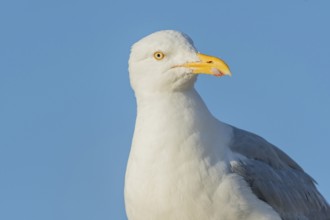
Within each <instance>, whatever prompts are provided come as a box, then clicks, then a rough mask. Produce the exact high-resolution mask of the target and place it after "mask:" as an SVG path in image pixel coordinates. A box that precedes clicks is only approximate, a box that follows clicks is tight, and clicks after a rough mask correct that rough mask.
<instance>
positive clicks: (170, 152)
mask: <svg viewBox="0 0 330 220" xmlns="http://www.w3.org/2000/svg"><path fill="white" fill-rule="evenodd" d="M137 106H138V108H137V119H136V127H135V132H134V138H133V143H132V152H131V153H134V152H135V150H134V148H139V149H138V150H137V151H136V152H139V154H140V155H141V156H143V157H144V159H146V158H145V157H150V158H149V159H151V160H159V159H160V158H157V156H160V155H159V153H160V152H164V155H163V156H164V157H166V158H167V157H168V158H167V159H169V160H171V158H173V159H174V158H175V157H178V156H179V155H178V152H185V153H184V154H183V155H185V156H186V155H189V153H188V154H187V151H191V154H194V155H195V156H198V157H203V159H207V160H209V162H210V163H213V162H214V163H216V162H218V161H221V160H222V159H223V158H225V157H226V153H227V147H226V146H228V145H227V144H228V142H229V138H228V137H230V135H228V132H231V130H230V129H229V127H228V126H227V125H226V124H224V123H221V122H219V121H217V120H215V118H214V117H213V116H212V114H211V113H210V112H209V110H208V109H207V107H206V106H205V104H204V102H203V100H202V99H201V97H200V96H199V94H198V93H197V92H196V90H195V89H193V88H192V89H189V90H186V91H178V92H168V93H165V92H163V93H155V94H152V95H143V96H138V97H137ZM210 128H212V129H211V130H210ZM212 143H222V144H221V145H220V146H213V144H212ZM206 152H207V154H206ZM219 157H220V158H219ZM181 159H187V158H181ZM179 161H180V160H179ZM183 161H185V160H183ZM149 162H150V161H149Z"/></svg>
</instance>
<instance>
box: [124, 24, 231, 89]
mask: <svg viewBox="0 0 330 220" xmlns="http://www.w3.org/2000/svg"><path fill="white" fill-rule="evenodd" d="M129 73H130V81H131V86H132V88H133V90H134V91H135V93H158V92H172V91H184V90H189V89H191V88H193V86H194V83H195V81H196V77H197V74H202V73H203V74H211V75H214V76H218V77H219V76H223V75H231V73H230V70H229V67H228V65H227V64H226V63H225V62H224V61H223V60H221V59H219V58H217V57H213V56H208V55H205V54H201V53H199V52H197V50H196V48H195V46H194V43H193V41H192V40H191V38H190V37H189V36H187V35H186V34H184V33H181V32H178V31H173V30H165V31H158V32H155V33H153V34H150V35H148V36H146V37H144V38H142V39H141V40H140V41H138V42H136V43H135V44H134V45H133V46H132V49H131V54H130V58H129Z"/></svg>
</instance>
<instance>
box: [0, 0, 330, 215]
mask: <svg viewBox="0 0 330 220" xmlns="http://www.w3.org/2000/svg"><path fill="white" fill-rule="evenodd" d="M329 9H330V3H329V1H326V0H323V1H321V0H320V1H311V0H304V1H302V0H301V1H300V0H292V1H284V0H279V1H262V0H258V1H255V0H252V1H231V2H229V1H208V2H201V1H199V2H197V1H196V2H193V1H174V0H168V1H135V2H129V1H98V0H96V1H72V0H67V1H63V0H60V1H41V0H40V1H35V0H31V1H16V0H12V1H1V3H0V27H1V34H0V178H1V180H0V219H6V220H30V219H31V220H44V219H47V220H58V219H62V220H71V219H79V220H92V219H98V220H102V219H104V220H105V219H126V217H125V210H124V202H123V184H124V175H125V167H126V162H127V158H128V154H129V150H130V142H131V137H132V133H133V129H134V120H135V114H136V106H135V99H134V94H133V92H132V90H131V88H130V85H129V79H128V72H127V59H128V56H129V50H130V46H131V44H132V43H134V42H135V41H137V40H139V39H140V38H141V37H143V36H145V35H148V34H150V33H152V32H154V31H158V30H163V29H175V30H180V31H183V32H185V33H187V34H188V35H190V36H191V37H192V38H193V40H194V42H195V45H196V46H197V48H198V49H199V51H201V52H203V53H206V54H211V55H216V56H219V57H221V58H223V59H224V60H226V61H227V62H228V64H229V65H230V66H231V70H232V73H233V77H223V78H220V79H219V78H215V77H210V76H204V75H203V76H200V77H199V80H198V82H197V86H196V87H197V89H198V91H199V92H200V94H201V95H202V97H203V98H204V100H205V102H206V103H207V105H208V106H209V109H210V110H211V112H212V113H213V114H214V115H215V116H217V117H218V118H219V119H221V120H222V121H225V122H227V123H230V124H232V125H235V126H237V127H240V128H243V129H246V130H249V131H253V132H255V133H257V134H259V135H261V136H263V137H264V138H266V139H267V140H269V141H270V142H272V143H273V144H275V145H277V146H279V147H280V148H281V149H282V150H284V151H285V152H287V153H288V154H289V155H290V156H291V157H293V158H294V159H295V160H296V161H297V162H298V163H299V164H300V165H301V166H302V167H303V168H304V169H305V170H306V171H307V172H308V173H309V174H310V175H312V176H313V177H314V178H315V180H316V181H317V182H318V183H319V185H318V188H319V189H320V191H321V192H322V193H323V195H324V196H325V197H326V198H327V200H328V201H329V200H330V189H329V187H328V186H329V185H330V176H329V167H330V160H329V154H330V144H329V137H330V127H329V122H330V118H329V113H330V86H329V85H330V68H329V64H330V43H329V39H330V29H329V21H330V13H329Z"/></svg>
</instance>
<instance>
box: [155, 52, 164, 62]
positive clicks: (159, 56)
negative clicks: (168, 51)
mask: <svg viewBox="0 0 330 220" xmlns="http://www.w3.org/2000/svg"><path fill="white" fill-rule="evenodd" d="M164 57H165V54H164V53H163V52H160V51H157V52H155V53H154V58H155V59H156V60H162V59H164Z"/></svg>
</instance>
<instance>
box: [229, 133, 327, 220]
mask: <svg viewBox="0 0 330 220" xmlns="http://www.w3.org/2000/svg"><path fill="white" fill-rule="evenodd" d="M233 131H234V134H233V135H234V136H233V139H232V140H233V141H232V143H231V145H230V148H231V150H232V151H233V152H235V153H238V154H241V155H243V156H244V157H242V158H243V159H241V160H237V161H232V163H231V169H232V171H233V172H235V173H237V174H239V175H241V176H242V177H244V179H245V180H246V181H247V183H248V184H249V185H250V187H251V189H252V191H253V193H254V194H255V195H256V196H257V197H258V198H259V199H260V200H263V201H264V202H266V203H268V204H269V205H270V206H272V207H273V209H274V210H275V211H277V212H278V213H279V215H280V216H281V218H282V219H283V220H314V219H315V220H329V219H330V207H329V205H328V203H327V201H326V200H325V199H324V198H323V197H322V195H321V194H320V193H319V192H318V190H317V189H316V187H315V181H314V180H313V179H312V178H311V177H310V176H309V175H308V174H307V173H305V172H304V171H303V169H302V168H301V167H300V166H299V165H298V164H297V163H296V162H295V161H293V160H292V159H291V158H290V157H289V156H288V155H286V154H285V153H284V152H283V151H281V150H280V149H278V148H277V147H275V146H274V145H272V144H270V143H269V142H267V141H266V140H265V139H263V138H261V137H259V136H257V135H255V134H253V133H250V132H247V131H244V130H240V129H237V128H234V127H233Z"/></svg>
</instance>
